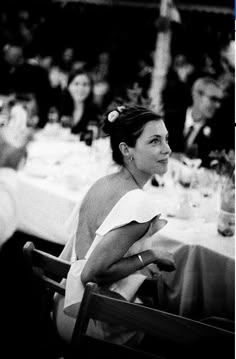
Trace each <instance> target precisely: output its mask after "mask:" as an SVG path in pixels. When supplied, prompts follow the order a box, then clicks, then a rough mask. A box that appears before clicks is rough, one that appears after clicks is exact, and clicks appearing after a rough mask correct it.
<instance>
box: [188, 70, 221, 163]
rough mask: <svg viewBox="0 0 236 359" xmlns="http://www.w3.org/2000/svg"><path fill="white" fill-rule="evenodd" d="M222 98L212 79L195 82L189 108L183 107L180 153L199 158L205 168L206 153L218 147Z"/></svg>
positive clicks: (216, 83)
mask: <svg viewBox="0 0 236 359" xmlns="http://www.w3.org/2000/svg"><path fill="white" fill-rule="evenodd" d="M223 98H224V92H223V89H222V88H221V87H220V85H219V83H218V82H217V81H216V80H215V79H214V78H212V77H209V76H208V77H201V78H199V79H197V80H196V81H195V82H194V84H193V87H192V106H191V107H188V108H187V111H186V116H185V122H184V129H183V140H184V152H185V154H187V155H188V156H189V157H190V158H191V157H193V158H200V159H201V160H202V165H203V166H206V167H208V166H209V163H210V158H209V154H210V152H211V151H213V150H216V149H218V148H219V147H220V146H221V144H222V130H223V127H224V124H223V123H222V119H219V118H218V117H217V112H218V111H219V110H220V108H221V106H222V101H223Z"/></svg>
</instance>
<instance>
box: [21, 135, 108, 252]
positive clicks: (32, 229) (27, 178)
mask: <svg viewBox="0 0 236 359" xmlns="http://www.w3.org/2000/svg"><path fill="white" fill-rule="evenodd" d="M114 170H115V168H114V167H113V166H112V160H111V153H110V150H109V143H108V140H107V139H99V140H96V141H94V142H93V145H92V146H91V147H89V146H86V145H85V143H84V142H80V141H79V138H78V137H77V136H74V135H70V134H69V133H68V132H67V131H63V129H62V130H61V131H60V132H59V133H58V131H57V132H56V133H55V132H53V133H52V132H49V133H48V132H47V131H45V130H43V131H40V132H39V133H38V134H36V136H35V140H34V141H33V142H32V143H30V145H29V147H28V158H27V161H26V165H25V166H24V168H23V169H22V170H21V171H20V172H19V187H20V204H21V213H20V227H19V229H20V230H22V231H23V232H26V233H28V234H32V235H36V236H38V237H41V238H44V239H45V240H49V241H52V242H55V243H60V244H63V245H64V244H65V243H66V242H67V241H68V240H69V239H70V238H71V237H73V236H74V235H75V233H76V229H77V225H78V218H79V208H80V204H81V201H82V199H83V197H84V195H85V193H86V192H87V190H88V189H89V188H90V187H91V185H92V184H93V183H94V182H95V181H96V180H97V179H98V178H100V177H102V176H104V175H106V174H108V173H110V172H112V171H114Z"/></svg>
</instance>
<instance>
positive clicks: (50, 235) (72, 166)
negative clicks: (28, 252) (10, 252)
mask: <svg viewBox="0 0 236 359" xmlns="http://www.w3.org/2000/svg"><path fill="white" fill-rule="evenodd" d="M115 170H116V168H115V167H113V166H112V161H111V154H110V150H109V143H108V142H107V140H98V141H96V142H95V144H94V146H93V147H91V148H90V147H88V146H86V145H85V144H84V143H81V142H79V141H78V139H75V138H73V139H72V140H71V139H70V140H65V138H63V139H62V138H61V139H60V138H59V139H55V138H50V139H49V138H47V136H41V134H40V136H39V138H38V139H37V140H36V141H34V142H33V143H32V144H31V147H30V148H29V157H28V160H27V163H26V166H25V168H24V169H23V170H22V171H21V172H20V173H19V182H20V198H21V223H20V229H21V230H23V231H25V232H27V233H30V234H35V235H37V236H40V237H42V238H45V239H46V240H50V241H52V242H56V243H61V244H65V243H66V242H67V241H68V240H69V239H70V238H71V237H73V236H74V235H75V233H76V229H77V225H78V217H79V207H80V204H81V201H82V198H83V196H84V195H85V193H86V192H87V190H88V188H89V187H90V186H91V185H92V183H94V182H95V181H96V179H98V178H99V177H101V176H103V175H106V174H108V173H111V172H113V171H115ZM167 184H168V183H167ZM146 190H147V191H148V192H149V193H150V195H152V196H155V197H156V198H157V200H159V201H160V207H161V208H163V217H164V218H167V219H168V222H169V223H168V224H167V226H166V227H165V228H163V229H162V230H161V231H160V232H159V233H158V234H157V244H158V246H159V248H161V249H166V250H168V251H170V252H172V253H173V254H174V258H175V260H176V267H177V269H176V271H174V272H173V273H164V272H163V275H162V277H163V281H164V290H163V293H160V294H162V299H161V301H162V305H163V308H165V309H168V310H171V311H172V312H174V313H178V314H181V315H185V316H189V317H192V318H200V317H206V316H210V315H218V316H225V317H227V318H231V319H232V318H234V263H235V261H234V256H235V242H234V237H222V236H221V235H219V234H218V232H217V196H215V195H212V196H211V197H204V196H203V195H199V193H196V192H195V193H194V191H192V192H191V201H192V203H195V204H194V207H192V209H191V211H190V212H191V213H190V212H189V213H187V214H189V217H190V218H188V219H183V218H179V216H181V215H183V214H184V216H186V213H181V211H180V210H179V209H177V207H178V206H177V205H178V203H179V198H182V195H183V192H182V190H179V189H178V188H177V187H168V185H166V186H165V187H163V188H162V187H158V188H157V187H153V186H150V184H149V185H148V186H147V187H146ZM185 212H186V211H185Z"/></svg>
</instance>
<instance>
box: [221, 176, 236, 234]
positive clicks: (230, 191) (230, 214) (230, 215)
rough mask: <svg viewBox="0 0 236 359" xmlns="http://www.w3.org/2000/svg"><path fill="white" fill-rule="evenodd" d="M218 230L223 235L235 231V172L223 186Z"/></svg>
mask: <svg viewBox="0 0 236 359" xmlns="http://www.w3.org/2000/svg"><path fill="white" fill-rule="evenodd" d="M217 230H218V232H219V233H220V234H221V235H223V236H227V237H228V236H233V235H234V233H235V173H234V172H233V174H232V176H230V177H228V178H227V179H226V181H225V183H224V185H223V187H222V191H221V197H220V209H219V215H218V224H217Z"/></svg>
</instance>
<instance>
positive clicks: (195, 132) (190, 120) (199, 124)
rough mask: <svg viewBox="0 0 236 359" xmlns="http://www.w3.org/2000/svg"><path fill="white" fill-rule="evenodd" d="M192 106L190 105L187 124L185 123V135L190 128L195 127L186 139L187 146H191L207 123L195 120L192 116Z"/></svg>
mask: <svg viewBox="0 0 236 359" xmlns="http://www.w3.org/2000/svg"><path fill="white" fill-rule="evenodd" d="M192 110H193V109H192V107H189V108H188V109H187V112H186V118H185V124H184V136H187V134H188V132H189V131H190V128H191V127H193V130H192V131H191V134H190V135H189V136H188V137H187V139H186V147H190V146H191V145H192V144H193V143H194V140H195V138H196V137H197V135H198V133H199V131H200V129H201V128H202V127H203V126H204V125H205V121H194V119H193V116H192Z"/></svg>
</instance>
